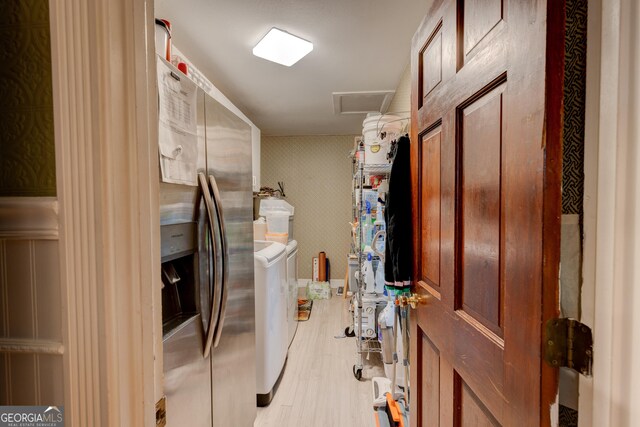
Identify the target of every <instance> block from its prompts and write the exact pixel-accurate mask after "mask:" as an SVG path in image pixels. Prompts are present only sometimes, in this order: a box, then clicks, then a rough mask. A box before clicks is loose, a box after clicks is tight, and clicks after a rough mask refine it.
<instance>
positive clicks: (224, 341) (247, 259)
mask: <svg viewBox="0 0 640 427" xmlns="http://www.w3.org/2000/svg"><path fill="white" fill-rule="evenodd" d="M166 66H167V64H165V67H166ZM167 69H168V68H167ZM159 77H161V76H160V72H159ZM175 77H181V78H182V79H185V78H186V77H184V76H178V75H176V76H175ZM181 84H182V85H183V87H189V86H190V84H191V82H188V81H187V82H185V81H183V82H181ZM193 89H194V90H196V91H197V97H196V99H197V109H196V117H197V147H198V156H197V164H196V168H197V170H196V171H195V172H197V174H196V173H195V172H194V174H193V176H194V183H197V185H195V186H192V185H180V184H168V183H164V182H162V183H161V184H160V210H161V212H160V218H161V240H162V245H161V246H162V268H163V272H162V277H163V349H164V390H165V395H166V398H167V401H166V413H167V425H168V426H169V427H173V426H186V425H188V426H196V427H198V426H237V427H243V426H247V427H249V426H252V425H253V421H254V419H255V416H256V400H255V399H256V385H255V381H256V374H255V306H254V283H253V280H254V278H253V225H252V219H253V216H252V209H253V204H252V187H251V184H252V173H251V127H250V126H249V125H248V124H247V123H246V122H244V121H243V120H242V119H240V118H239V117H238V116H237V115H235V114H234V113H233V112H231V111H230V110H229V109H227V108H226V107H225V106H223V105H222V104H220V103H219V102H218V101H216V100H215V99H213V98H211V97H210V96H209V95H208V94H205V93H204V92H203V91H202V90H200V89H196V88H195V86H194V87H193ZM161 108H162V106H161ZM160 160H161V162H162V160H163V158H162V150H161V155H160Z"/></svg>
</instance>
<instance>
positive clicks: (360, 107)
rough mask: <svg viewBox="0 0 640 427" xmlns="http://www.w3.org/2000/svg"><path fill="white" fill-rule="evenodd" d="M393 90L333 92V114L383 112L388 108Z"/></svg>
mask: <svg viewBox="0 0 640 427" xmlns="http://www.w3.org/2000/svg"><path fill="white" fill-rule="evenodd" d="M395 93H396V91H395V90H379V91H371V92H333V112H334V113H335V114H361V113H372V112H378V113H384V112H385V111H387V108H389V104H390V103H391V99H392V98H393V95H394V94H395Z"/></svg>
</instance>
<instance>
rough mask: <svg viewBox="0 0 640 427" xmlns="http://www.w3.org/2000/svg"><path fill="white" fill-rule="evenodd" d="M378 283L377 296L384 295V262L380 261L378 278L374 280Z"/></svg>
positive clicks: (377, 272)
mask: <svg viewBox="0 0 640 427" xmlns="http://www.w3.org/2000/svg"><path fill="white" fill-rule="evenodd" d="M374 281H375V283H376V287H375V290H376V294H380V295H382V293H383V292H384V261H382V260H380V261H378V268H377V269H376V276H375V279H374Z"/></svg>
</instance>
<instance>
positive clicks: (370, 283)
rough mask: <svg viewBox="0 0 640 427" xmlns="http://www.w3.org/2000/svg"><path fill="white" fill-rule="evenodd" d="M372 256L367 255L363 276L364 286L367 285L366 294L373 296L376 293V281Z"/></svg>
mask: <svg viewBox="0 0 640 427" xmlns="http://www.w3.org/2000/svg"><path fill="white" fill-rule="evenodd" d="M371 260H372V257H371V254H367V260H366V261H365V262H364V268H363V275H364V284H365V292H366V293H368V294H372V293H374V292H375V285H376V284H375V279H374V276H373V263H372V261H371Z"/></svg>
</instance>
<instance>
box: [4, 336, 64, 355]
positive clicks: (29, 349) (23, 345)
mask: <svg viewBox="0 0 640 427" xmlns="http://www.w3.org/2000/svg"><path fill="white" fill-rule="evenodd" d="M0 353H14V354H15V353H27V354H64V345H63V344H62V343H61V342H55V341H44V340H31V339H20V338H0Z"/></svg>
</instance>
